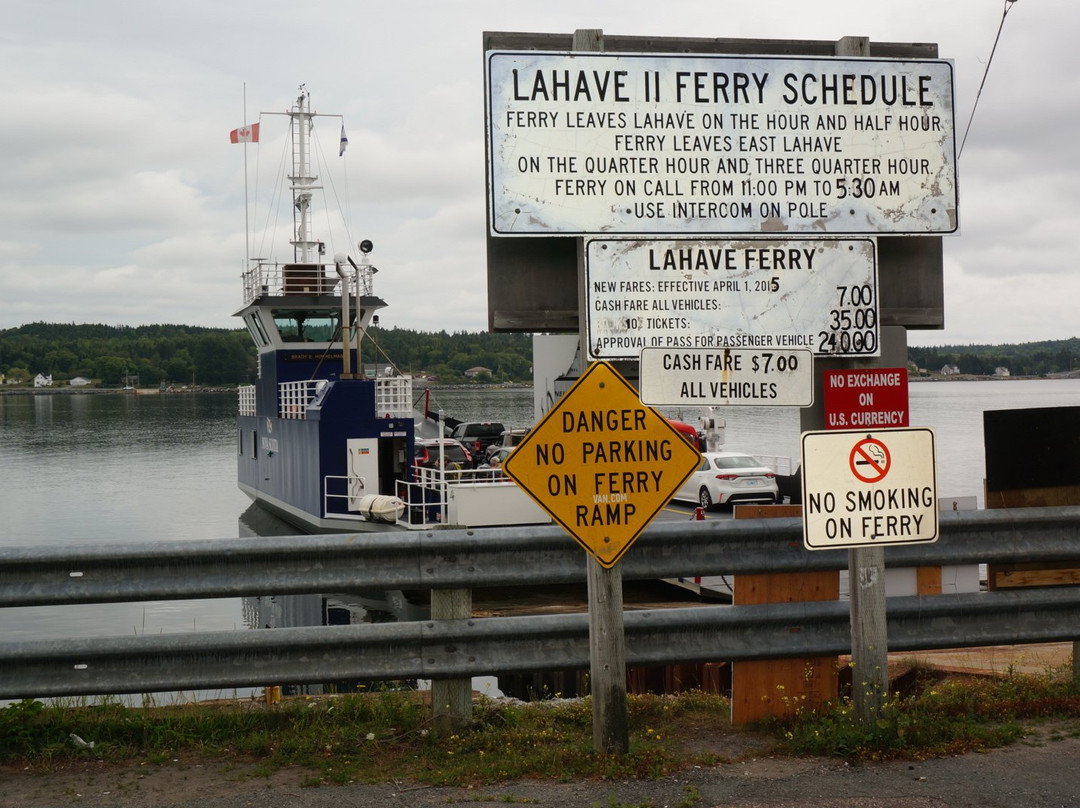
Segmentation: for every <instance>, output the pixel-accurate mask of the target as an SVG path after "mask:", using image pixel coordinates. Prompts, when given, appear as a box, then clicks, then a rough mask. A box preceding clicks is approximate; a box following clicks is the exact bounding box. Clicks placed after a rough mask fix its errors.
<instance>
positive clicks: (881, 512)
mask: <svg viewBox="0 0 1080 808" xmlns="http://www.w3.org/2000/svg"><path fill="white" fill-rule="evenodd" d="M802 489H803V490H802V494H803V541H804V543H805V545H806V548H807V549H808V550H829V549H835V548H844V547H848V548H850V547H861V546H866V545H871V544H883V545H889V544H913V543H919V542H927V543H929V542H933V541H936V540H937V537H938V507H937V484H936V473H935V468H934V432H933V430H931V429H929V428H926V427H917V428H911V429H886V430H881V431H875V432H866V431H849V432H805V433H803V436H802Z"/></svg>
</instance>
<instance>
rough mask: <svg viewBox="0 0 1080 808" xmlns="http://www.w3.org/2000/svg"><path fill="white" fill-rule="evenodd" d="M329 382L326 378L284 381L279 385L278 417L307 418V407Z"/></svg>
mask: <svg viewBox="0 0 1080 808" xmlns="http://www.w3.org/2000/svg"><path fill="white" fill-rule="evenodd" d="M327 384H329V382H327V381H326V379H307V380H305V381H300V382H282V383H281V384H279V385H278V417H279V418H297V419H300V420H304V419H306V418H307V407H308V404H310V403H311V402H312V401H313V400H314V399H315V397H316V396H317V395H318V394H319V392H320V391H321V390H322V389H323V388H324V387H325V386H326V385H327Z"/></svg>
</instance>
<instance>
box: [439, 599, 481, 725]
mask: <svg viewBox="0 0 1080 808" xmlns="http://www.w3.org/2000/svg"><path fill="white" fill-rule="evenodd" d="M470 617H472V590H471V589H433V590H431V619H432V620H468V619H469V618H470ZM431 712H432V719H433V721H434V725H435V729H436V730H437V731H439V732H441V733H454V732H459V731H461V730H462V729H464V728H465V727H467V726H468V725H469V722H471V721H472V679H471V678H468V679H432V680H431Z"/></svg>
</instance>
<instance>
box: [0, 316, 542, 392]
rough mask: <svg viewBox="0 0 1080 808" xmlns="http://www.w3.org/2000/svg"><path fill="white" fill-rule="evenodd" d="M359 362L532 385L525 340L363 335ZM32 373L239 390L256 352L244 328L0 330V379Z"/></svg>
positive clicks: (444, 378)
mask: <svg viewBox="0 0 1080 808" xmlns="http://www.w3.org/2000/svg"><path fill="white" fill-rule="evenodd" d="M361 351H362V356H363V360H364V362H365V363H373V362H388V361H389V362H392V363H393V364H394V365H396V366H397V367H398V368H399V369H400V370H401V371H402V372H405V373H409V372H412V373H414V374H417V375H421V374H422V375H429V376H433V377H434V378H435V380H436V381H438V382H440V383H443V384H450V383H455V382H461V381H463V380H465V379H466V377H465V375H464V374H465V371H466V370H472V369H474V368H484V369H485V370H484V371H481V372H480V373H479V375H478V376H476V377H474V379H475V380H476V381H496V382H524V381H531V380H532V338H531V336H530V335H528V334H488V333H484V332H478V333H469V332H458V333H447V332H446V331H439V332H430V333H429V332H417V331H409V330H407V329H400V328H393V329H380V328H371V329H369V332H368V335H367V337H366V338H365V340H364V342H363V344H362V345H361ZM38 373H41V374H45V375H52V377H53V380H54V382H65V381H69V380H71V379H73V378H75V377H77V376H82V377H84V378H87V379H90V380H92V381H94V382H96V383H98V384H100V385H102V386H105V387H116V386H123V384H124V381H125V380H126V379H127V378H130V377H133V376H138V379H139V384H140V385H141V386H143V387H147V386H157V385H159V384H161V383H165V384H176V385H179V384H188V385H198V386H220V385H235V384H246V383H249V382H251V381H253V380H254V379H255V377H256V374H257V360H256V352H255V346H254V344H253V343H252V340H251V337H250V336H249V335H248V333H247V331H245V330H243V329H225V328H203V327H199V326H185V325H144V326H125V325H121V326H113V325H101V324H81V325H76V324H74V323H72V324H66V323H41V322H39V323H30V324H28V325H23V326H20V327H18V328H10V329H6V330H0V374H3V375H4V376H6V378H7V379H9V380H11V379H13V380H15V381H17V382H27V381H30V380H31V379H33V378H34V376H36V375H37V374H38Z"/></svg>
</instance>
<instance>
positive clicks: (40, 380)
mask: <svg viewBox="0 0 1080 808" xmlns="http://www.w3.org/2000/svg"><path fill="white" fill-rule="evenodd" d="M34 387H52V374H51V373H50V374H49V375H48V376H43V375H42V374H40V373H39V374H38V375H37V376H35V377H34Z"/></svg>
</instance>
